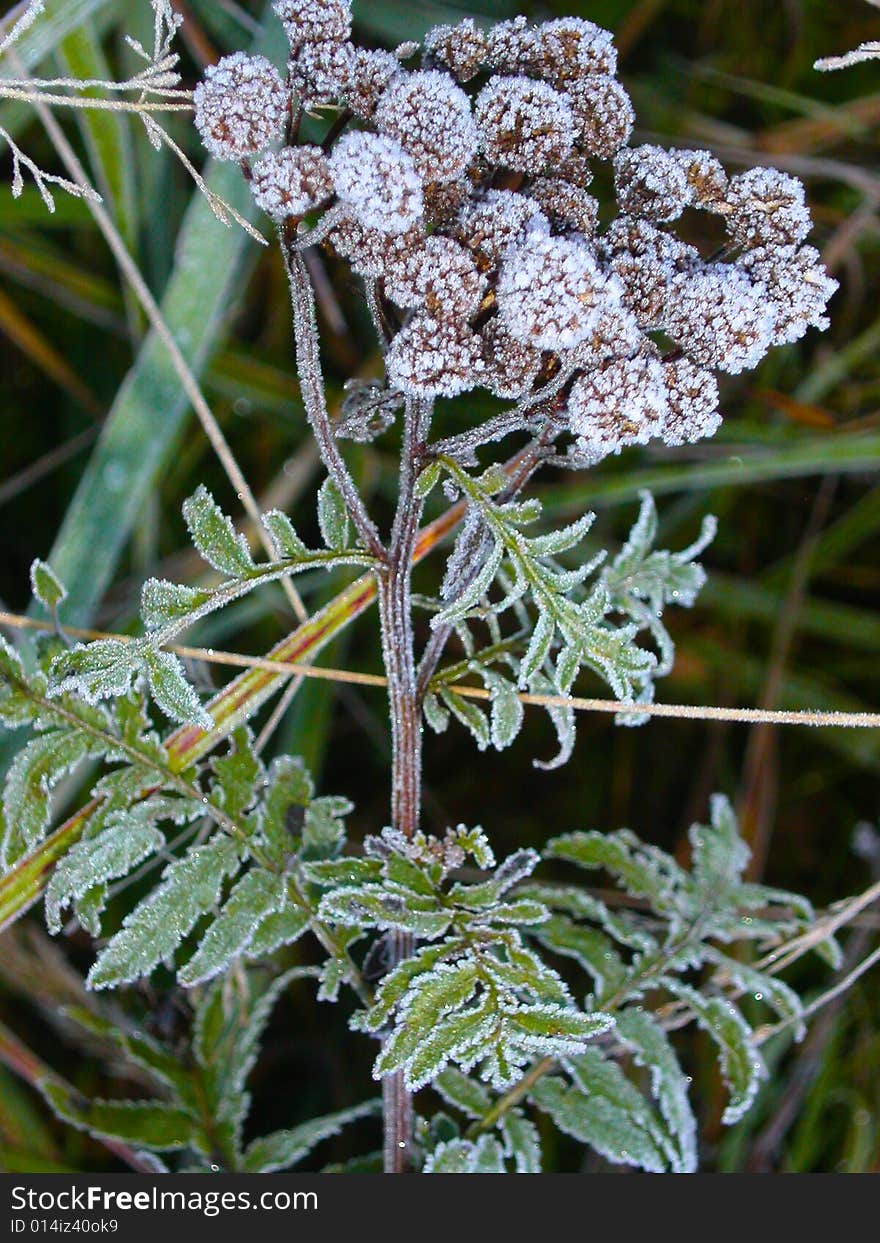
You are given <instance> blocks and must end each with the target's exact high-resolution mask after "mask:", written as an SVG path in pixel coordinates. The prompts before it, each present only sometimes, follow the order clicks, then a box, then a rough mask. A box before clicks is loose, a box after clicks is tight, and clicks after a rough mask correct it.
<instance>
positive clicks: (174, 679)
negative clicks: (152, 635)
mask: <svg viewBox="0 0 880 1243" xmlns="http://www.w3.org/2000/svg"><path fill="white" fill-rule="evenodd" d="M143 659H144V664H145V665H146V669H147V678H148V680H149V683H150V692H151V693H152V696H153V698H154V699H155V701H156V703H157V704H158V705H159V707H160V708H161V709H162V711H163V712H164V713H165V715H166V716H167V717H169V718H170V719H171V720H172V721H179V722H180V723H181V724H184V725H190V724H192V725H199V726H200V727H201V728H202V729H211V728H212V726H213V724H214V722H213V720H212V719H211V716H210V715H209V713H207V712H206V711H205V709H204V708H203V707H202V705H201V702H200V700H199V697H198V695H197V694H196V692H195V690H194V689H193V687H192V686H191V685H190V683H189V682H187V680H186V674H185V672H184V669H183V664H182V663H181V661H180V658H179V657H177V656H175V655H174V653H173V652H163V651H160V650H159V649H158V648H154V647H149V646H145V647H144V648H143Z"/></svg>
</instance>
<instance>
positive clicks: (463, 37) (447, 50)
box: [425, 17, 489, 82]
mask: <svg viewBox="0 0 880 1243" xmlns="http://www.w3.org/2000/svg"><path fill="white" fill-rule="evenodd" d="M488 47H489V41H488V39H487V37H486V34H485V31H482V30H480V28H479V26H478V25H477V24H476V22H475V21H474V20H473V18H471V17H466V18H465V19H464V21H461V22H458V24H457V25H455V26H434V27H433V29H431V30H429V31H428V33H427V34H426V35H425V51H427V52H428V53H430V55H431V56H432V57H433V59H434V60H435V61H436V62H437V64H438V65H442V66H443V68H444V69H448V70H449V72H450V73H451V74H453V75H454V76H455V77H456V78H458V80H459V81H460V82H467V81H469V80H470V79H471V78H472V77H474V75H475V74H477V73H479V71H480V69H481V68H482V65H483V63H484V62H485V60H486V58H487V54H488Z"/></svg>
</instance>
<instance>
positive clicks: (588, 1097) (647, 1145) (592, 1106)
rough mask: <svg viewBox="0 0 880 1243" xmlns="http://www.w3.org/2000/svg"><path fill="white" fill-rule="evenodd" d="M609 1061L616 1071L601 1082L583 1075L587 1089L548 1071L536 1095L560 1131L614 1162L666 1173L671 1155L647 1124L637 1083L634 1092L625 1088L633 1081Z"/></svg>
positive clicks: (533, 1096)
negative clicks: (664, 1151) (668, 1156)
mask: <svg viewBox="0 0 880 1243" xmlns="http://www.w3.org/2000/svg"><path fill="white" fill-rule="evenodd" d="M605 1066H606V1067H609V1068H610V1072H611V1073H610V1074H609V1075H607V1076H605V1077H603V1079H602V1080H601V1081H598V1082H589V1077H588V1076H587V1075H584V1076H583V1078H584V1081H585V1082H587V1083H588V1086H587V1087H586V1088H585V1090H583V1091H581V1090H579V1089H578V1088H570V1087H568V1085H567V1084H566V1082H565V1080H564V1079H560V1078H558V1077H557V1076H549V1077H548V1076H545V1077H544V1078H543V1079H541V1080H540V1082H539V1083H538V1084H537V1085H536V1086H535V1087H534V1088H533V1089H532V1092H531V1100H532V1101H533V1102H534V1103H535V1104H536V1105H537V1106H538V1108H539V1109H542V1110H543V1111H544V1112H545V1113H547V1114H549V1115H550V1117H551V1118H552V1119H553V1121H554V1123H555V1124H556V1126H557V1127H558V1128H559V1130H560V1131H562V1132H563V1133H564V1134H566V1135H571V1136H572V1137H573V1138H574V1139H576V1140H579V1141H580V1142H581V1143H582V1144H589V1145H590V1147H591V1148H594V1149H595V1150H596V1152H598V1153H599V1154H600V1155H601V1156H603V1157H605V1159H606V1160H608V1161H611V1162H612V1163H613V1164H615V1165H635V1166H638V1167H640V1168H641V1169H643V1170H647V1171H648V1172H649V1173H652V1174H662V1173H665V1172H666V1170H667V1168H668V1167H667V1162H666V1158H665V1155H664V1153H663V1151H662V1149H661V1147H660V1146H659V1145H658V1143H657V1141H656V1140H655V1139H654V1138H653V1136H652V1135H651V1133H650V1131H649V1130H648V1129H647V1128H646V1125H645V1119H644V1104H643V1102H642V1100H641V1097H640V1096H639V1094H638V1092H636V1090H635V1089H634V1088H632V1085H631V1084H629V1085H628V1087H629V1088H632V1096H630V1094H629V1093H628V1092H627V1091H626V1090H625V1088H623V1085H624V1084H627V1080H626V1079H625V1078H624V1076H623V1075H622V1074H621V1072H620V1071H618V1070H617V1067H616V1066H614V1065H613V1063H605ZM614 1072H617V1074H616V1075H614ZM612 1076H613V1081H612ZM618 1077H619V1078H618Z"/></svg>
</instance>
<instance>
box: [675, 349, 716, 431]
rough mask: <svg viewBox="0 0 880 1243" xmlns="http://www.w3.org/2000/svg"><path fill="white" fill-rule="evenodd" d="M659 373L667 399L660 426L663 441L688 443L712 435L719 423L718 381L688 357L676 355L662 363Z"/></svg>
mask: <svg viewBox="0 0 880 1243" xmlns="http://www.w3.org/2000/svg"><path fill="white" fill-rule="evenodd" d="M663 376H664V380H665V384H666V397H667V401H668V409H667V412H666V423H665V425H664V428H663V439H664V441H665V442H666V444H668V445H683V444H691V443H693V442H694V441H695V440H702V439H704V438H705V437H707V436H714V435H715V433H716V431H717V430H718V428H719V426H720V425H721V415H720V413H719V411H718V381H717V380H716V379H715V377H714V376H713V374H712V372H711V371H705V370H703V368H702V367H698V366H696V364H695V363H692V362H691V361H690V359H688V358H676V359H673V360H670V361H669V362H667V363H664V365H663Z"/></svg>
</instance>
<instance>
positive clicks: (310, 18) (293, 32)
mask: <svg viewBox="0 0 880 1243" xmlns="http://www.w3.org/2000/svg"><path fill="white" fill-rule="evenodd" d="M272 8H273V9H274V10H275V12H276V13H277V14H278V16H279V18H280V19H281V22H282V24H283V26H284V29H285V31H286V33H287V37H288V39H289V40H290V46H291V48H292V49H293V50H294V51H296V50H297V49H298V48H300V47H302V45H303V44H304V43H331V42H336V43H341V42H342V41H343V40H345V39H348V38H349V37H350V36H351V2H350V0H272Z"/></svg>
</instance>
